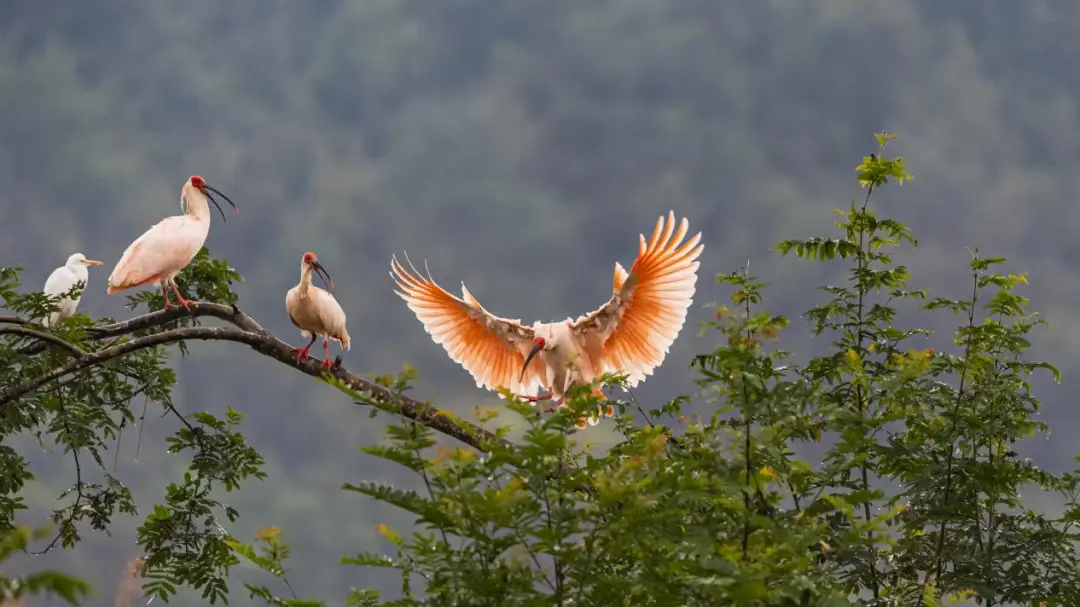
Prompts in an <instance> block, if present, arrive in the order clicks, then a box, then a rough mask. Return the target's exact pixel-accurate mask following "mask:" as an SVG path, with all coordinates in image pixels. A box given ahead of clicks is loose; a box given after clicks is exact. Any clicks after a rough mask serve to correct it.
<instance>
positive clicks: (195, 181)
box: [184, 175, 240, 223]
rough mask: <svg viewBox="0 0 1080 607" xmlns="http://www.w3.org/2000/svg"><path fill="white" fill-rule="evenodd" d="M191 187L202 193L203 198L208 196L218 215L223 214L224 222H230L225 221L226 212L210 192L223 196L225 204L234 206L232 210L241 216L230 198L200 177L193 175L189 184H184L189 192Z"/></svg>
mask: <svg viewBox="0 0 1080 607" xmlns="http://www.w3.org/2000/svg"><path fill="white" fill-rule="evenodd" d="M189 187H190V188H194V189H195V190H198V191H199V193H201V194H202V195H203V196H206V199H207V200H209V201H210V202H212V203H214V206H215V207H217V210H218V213H221V220H222V221H225V222H226V223H228V221H226V219H225V211H222V210H221V205H220V204H218V201H216V200H214V197H213V196H212V195H211V194H210V192H213V193H214V194H217V195H218V196H221V197H222V198H224V199H225V202H228V203H229V204H230V205H231V206H232V208H233V209H234V210H235V211H236V214H237V215H239V214H240V209H238V208H236V205H235V204H233V201H231V200H229V197H228V196H226V195H224V194H222V193H221V192H220V191H219V190H218V189H217V188H214V187H213V186H210V185H208V184H207V183H206V180H205V179H203V178H202V177H199V176H198V175H192V176H191V177H190V178H188V182H187V183H185V184H184V189H185V190H187V188H189Z"/></svg>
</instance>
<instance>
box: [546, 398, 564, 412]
mask: <svg viewBox="0 0 1080 607" xmlns="http://www.w3.org/2000/svg"><path fill="white" fill-rule="evenodd" d="M550 397H551V396H550V395H549V396H548V398H550ZM561 406H563V399H561V398H560V399H559V400H557V401H555V404H554V405H551V406H550V407H548V408H547V409H544V413H554V412H555V410H556V409H558V408H559V407H561Z"/></svg>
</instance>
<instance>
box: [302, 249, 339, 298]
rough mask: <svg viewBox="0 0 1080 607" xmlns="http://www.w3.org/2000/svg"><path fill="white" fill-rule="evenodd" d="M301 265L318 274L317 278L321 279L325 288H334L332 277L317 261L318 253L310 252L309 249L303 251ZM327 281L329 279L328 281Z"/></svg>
mask: <svg viewBox="0 0 1080 607" xmlns="http://www.w3.org/2000/svg"><path fill="white" fill-rule="evenodd" d="M301 267H302V268H303V269H306V270H308V271H314V272H315V273H316V274H318V275H319V279H320V280H322V281H323V284H324V285H326V287H327V288H330V289H333V288H334V279H333V278H330V273H329V272H327V271H326V268H324V267H322V264H321V263H319V256H318V255H316V254H314V253H312V252H311V251H308V252H307V253H304V257H303V259H302V265H301ZM327 281H329V283H328V282H327Z"/></svg>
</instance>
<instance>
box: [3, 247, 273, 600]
mask: <svg viewBox="0 0 1080 607" xmlns="http://www.w3.org/2000/svg"><path fill="white" fill-rule="evenodd" d="M18 274H19V268H0V297H2V298H3V301H4V306H5V307H6V308H8V309H9V310H10V311H11V312H13V313H16V314H18V315H19V316H20V317H21V318H16V317H6V318H7V320H6V321H5V322H4V323H0V360H4V361H5V362H7V363H9V364H4V365H0V460H2V462H3V466H2V468H0V529H2V530H4V531H12V530H13V529H14V517H15V513H16V512H17V511H18V510H24V509H25V508H26V506H25V499H24V496H23V487H24V484H25V483H26V482H27V481H29V480H32V479H33V475H32V474H31V473H30V471H29V470H28V458H27V457H26V455H25V454H23V453H19V452H18V451H16V450H15V449H14V448H13V447H12V446H11V445H10V444H5V442H7V439H8V437H13V436H17V435H19V434H29V435H32V436H34V437H35V438H36V439H37V444H38V445H40V446H41V448H43V449H46V450H52V449H55V448H57V447H59V448H60V449H61V450H62V452H63V453H65V454H70V457H71V461H72V464H73V468H74V475H75V481H74V483H73V484H72V486H71V487H70V488H68V489H67V490H65V491H64V492H63V493H62V494H61V495H60V496H59V497H58V498H57V505H56V507H55V508H54V509H53V513H52V520H53V522H54V523H55V524H56V526H57V531H56V533H55V535H54V537H53V538H52V540H51V541H50V542H48V543H47V544H44V545H43V546H40V547H39V548H37V549H36V550H34V551H33V552H35V553H44V552H48V551H50V550H52V549H54V548H57V547H62V548H71V547H73V546H74V545H76V544H77V543H78V542H79V541H80V540H81V539H82V533H83V532H84V531H85V529H87V528H89V529H91V530H94V531H108V529H109V527H110V526H111V525H112V523H113V522H114V521H115V518H116V516H117V515H137V514H138V512H139V510H138V507H137V505H136V504H135V501H134V499H133V497H132V495H131V491H130V490H129V488H128V487H127V486H126V485H125V484H124V483H123V481H122V480H121V479H120V478H118V477H117V476H116V474H115V466H116V461H115V459H111V461H107V460H109V459H110V458H106V457H105V456H104V454H105V452H106V451H107V450H108V449H109V448H116V441H118V439H119V437H120V434H121V432H122V431H123V429H124V428H126V427H129V426H130V425H131V424H133V423H134V422H135V419H136V413H135V407H136V406H137V404H142V405H143V409H144V411H143V413H142V416H143V417H145V408H146V406H147V405H148V404H149V403H151V402H153V403H155V404H156V405H158V406H160V407H161V408H162V409H163V410H164V413H165V414H166V415H171V416H172V417H174V418H175V419H176V420H177V421H178V422H179V424H180V427H179V428H178V429H177V431H176V432H175V434H174V435H173V436H172V437H170V438H169V439H168V450H169V452H170V453H176V454H179V453H183V452H185V451H190V452H191V453H192V455H191V463H190V465H189V467H188V470H187V472H186V473H185V474H184V476H183V479H182V481H181V482H172V483H169V484H168V485H167V487H165V495H164V504H161V505H157V506H155V507H154V508H153V509H152V510H151V512H150V513H149V514H148V515H147V516H146V519H145V521H144V523H143V525H142V526H140V527H139V529H138V537H139V542H140V544H142V546H143V548H144V549H145V550H146V551H147V553H148V555H149V556H148V558H147V561H146V571H145V577H147V578H149V580H150V581H149V582H148V583H147V585H146V590H147V591H148V592H151V593H154V594H155V595H157V596H160V597H161V598H162V599H167V598H168V596H169V595H170V594H174V593H175V592H176V587H177V586H178V585H185V584H186V585H189V586H190V587H191V588H193V589H196V590H200V591H202V594H203V597H204V598H205V599H207V600H209V601H210V602H211V603H213V602H216V601H219V600H222V599H223V598H224V597H225V593H226V591H227V588H226V585H225V576H226V575H227V573H228V569H229V567H230V566H231V565H233V564H234V563H235V562H236V559H235V556H234V555H233V554H232V552H231V550H230V549H229V548H228V546H227V545H226V543H225V537H224V536H225V535H226V534H225V533H224V532H223V529H224V528H223V527H222V525H221V524H220V523H219V522H218V521H219V519H220V520H224V521H230V522H231V521H234V520H236V517H237V516H239V513H238V512H237V511H236V510H235V509H234V508H232V507H231V506H228V505H226V504H223V503H221V502H220V501H218V500H217V499H215V498H214V497H213V492H214V490H215V489H217V488H218V487H221V488H224V489H225V491H233V490H235V489H236V488H237V487H238V486H239V484H240V483H241V482H242V481H243V480H244V479H246V478H249V477H255V478H263V476H264V474H263V472H262V471H261V470H260V467H261V466H262V464H263V459H262V456H261V455H260V454H259V453H258V452H256V451H255V450H254V449H252V448H251V447H249V446H248V445H247V444H246V443H245V441H244V437H243V435H242V434H241V433H240V432H239V431H238V430H237V429H236V426H237V425H238V424H239V423H240V420H241V418H242V415H241V414H240V413H238V412H236V411H234V410H232V409H229V410H228V412H227V414H226V418H225V419H224V420H218V419H217V418H215V417H214V416H213V415H210V414H208V413H197V414H194V415H192V416H191V418H192V419H191V421H189V420H188V418H186V417H185V416H183V415H181V414H180V413H179V412H178V411H177V410H176V408H175V407H174V406H173V402H172V388H173V385H174V384H175V381H176V376H175V373H174V371H173V370H172V368H171V367H170V364H169V361H168V355H169V349H168V348H167V347H162V346H158V347H150V348H146V349H142V350H136V351H133V352H129V353H127V354H125V355H123V356H119V357H115V358H108V359H105V360H103V361H101V362H100V363H98V364H93V365H89V366H86V367H84V368H81V369H79V370H77V371H75V372H74V373H72V374H70V375H68V376H64V377H60V378H58V379H56V380H55V381H51V382H48V383H46V384H45V385H43V386H42V387H41V388H40V389H36V390H32V391H30V392H28V393H21V394H18V393H17V392H13V391H17V388H18V387H19V385H20V384H21V383H22V382H23V380H25V379H27V378H34V377H39V376H42V375H44V374H46V373H48V372H50V371H51V370H53V369H55V368H57V367H59V366H61V365H64V364H66V363H68V362H70V361H71V359H72V353H71V352H70V351H68V350H66V349H60V348H46V349H44V350H37V351H30V350H29V349H27V348H25V346H26V345H27V344H28V343H32V342H33V341H34V339H32V338H27V337H26V336H25V335H23V334H17V333H10V332H8V333H6V334H5V331H10V327H11V326H21V327H24V328H27V329H29V330H32V331H36V332H38V333H41V334H49V335H52V336H54V337H56V338H59V339H61V340H63V342H66V343H67V344H70V345H71V346H74V347H76V348H78V349H79V350H80V351H81V352H85V353H95V352H100V351H102V350H104V349H105V348H108V347H110V346H114V345H116V344H118V343H125V342H127V341H130V339H131V338H132V337H137V336H140V335H148V334H151V333H154V332H159V331H166V330H170V329H175V328H179V327H184V326H189V325H193V324H197V320H195V319H190V318H181V319H178V320H176V321H173V322H170V323H165V324H164V325H159V326H156V327H153V328H151V329H148V330H141V331H137V332H136V333H135V334H134V335H124V336H120V337H118V338H116V339H100V338H98V337H96V335H97V333H96V332H95V329H100V328H101V327H103V326H106V325H109V324H111V323H112V322H113V321H112V319H108V318H103V319H98V320H97V321H95V320H92V319H90V318H89V317H87V316H86V315H85V314H74V315H72V316H71V317H69V318H67V319H65V321H64V322H63V323H61V324H60V325H59V326H57V327H54V328H52V329H45V328H44V327H41V326H38V325H37V324H34V323H28V322H27V320H29V319H35V318H41V317H43V316H44V315H45V314H47V313H48V312H49V311H51V310H54V309H55V308H56V305H55V300H53V301H50V300H49V298H47V297H45V296H44V295H42V294H41V293H40V292H31V293H20V292H19V281H18ZM237 279H239V275H238V274H237V273H236V272H235V271H234V270H232V269H231V268H229V266H228V265H227V264H226V263H225V262H224V261H223V260H216V259H213V258H211V257H209V254H208V252H207V249H205V248H203V249H202V251H200V253H199V254H198V255H197V256H196V258H195V260H194V261H193V262H192V264H191V265H189V266H188V267H187V268H185V269H184V271H183V272H182V273H181V274H180V275H179V276H178V277H177V279H176V280H177V283H178V284H179V285H180V287H181V289H182V290H188V291H193V292H194V293H196V294H197V296H198V298H199V299H200V300H203V301H207V300H209V301H216V302H220V303H235V301H236V296H235V294H233V293H232V292H231V291H230V289H229V285H230V284H231V282H232V281H233V280H237ZM155 296H156V297H157V298H158V299H156V300H155V299H154V297H155ZM160 297H161V295H160V292H157V293H154V292H153V291H142V292H138V293H136V294H135V295H133V296H130V298H129V299H130V300H131V303H130V305H129V307H131V308H135V307H138V306H139V305H148V306H150V307H152V308H153V307H157V308H160V307H162V306H163V302H162V301H161V300H160ZM173 344H175V345H176V346H177V347H178V348H179V349H181V350H182V348H183V343H182V342H173ZM11 394H16V395H15V396H10V395H11ZM139 397H142V398H139ZM140 400H141V401H142V403H139V401H140ZM95 476H96V477H100V478H101V479H102V480H101V481H99V482H91V481H90V480H89V479H91V478H93V477H95ZM13 537H14V536H13ZM35 539H38V538H35ZM24 544H25V542H24ZM19 548H20V549H24V548H26V546H25V545H20V547H19Z"/></svg>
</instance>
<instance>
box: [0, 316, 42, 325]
mask: <svg viewBox="0 0 1080 607" xmlns="http://www.w3.org/2000/svg"><path fill="white" fill-rule="evenodd" d="M0 325H30V326H37V323H35V322H33V321H31V320H27V319H25V318H21V317H19V316H0Z"/></svg>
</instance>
